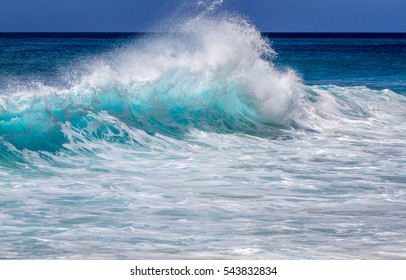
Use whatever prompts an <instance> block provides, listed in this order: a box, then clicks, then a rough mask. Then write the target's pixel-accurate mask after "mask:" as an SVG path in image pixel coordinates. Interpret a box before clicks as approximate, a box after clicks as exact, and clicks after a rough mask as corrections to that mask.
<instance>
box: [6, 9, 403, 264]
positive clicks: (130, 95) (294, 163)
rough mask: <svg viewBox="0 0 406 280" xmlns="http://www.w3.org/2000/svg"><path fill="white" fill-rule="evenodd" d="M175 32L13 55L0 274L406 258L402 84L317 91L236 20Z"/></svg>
mask: <svg viewBox="0 0 406 280" xmlns="http://www.w3.org/2000/svg"><path fill="white" fill-rule="evenodd" d="M172 30H174V32H171V33H162V34H152V35H142V36H134V37H131V38H127V37H126V38H124V39H122V38H121V39H120V41H119V43H117V42H116V41H114V42H115V43H114V44H113V43H109V42H110V41H109V40H108V39H106V38H104V39H100V40H99V41H95V40H96V39H95V38H94V37H89V38H86V37H83V36H82V37H79V38H76V37H75V38H70V37H67V38H65V39H64V40H65V41H63V40H62V39H60V38H59V39H58V38H54V37H52V36H51V35H49V36H48V37H47V36H45V37H39V38H36V39H35V38H34V39H33V38H31V37H29V36H28V37H21V38H17V39H16V38H14V39H13V38H9V37H4V38H3V37H2V38H1V39H0V49H1V52H0V61H1V65H0V67H2V68H1V69H2V70H3V73H2V74H1V77H0V82H1V85H0V229H1V230H0V258H3V259H37V258H40V259H44V258H45V259H48V258H52V259H55V258H56V259H58V258H62V259H145V258H147V259H217V258H225V259H257V258H260V259H263V258H272V259H303V258H305V259H355V258H357V259H359V258H361V259H405V258H406V224H405V223H404V220H405V218H406V204H405V202H406V189H405V184H406V175H405V172H404V170H405V168H406V142H405V141H406V140H405V139H406V137H405V136H406V97H405V92H406V91H404V89H405V88H406V86H405V84H404V80H402V79H403V78H404V77H405V76H402V75H405V73H406V72H403V73H398V76H396V79H395V78H394V76H391V77H390V78H388V77H387V76H386V78H385V79H386V80H385V86H384V87H379V85H378V86H375V87H374V85H376V82H375V83H372V82H370V83H368V80H367V79H364V78H363V77H360V78H359V80H357V81H356V82H354V83H353V84H351V85H345V81H348V79H346V78H342V80H343V81H344V82H343V83H344V84H340V82H338V83H336V84H335V83H330V82H331V81H330V82H327V83H323V82H324V80H323V81H322V80H321V79H320V80H319V81H317V79H313V81H312V83H308V82H307V81H306V77H303V76H302V73H301V72H300V69H295V68H294V66H292V65H287V66H286V65H281V64H278V61H280V60H281V59H283V57H282V56H283V54H282V53H278V52H277V51H275V50H274V48H273V47H272V45H273V44H275V45H277V43H278V42H277V40H276V42H275V43H272V40H271V39H269V38H268V37H266V36H264V35H262V34H261V33H260V32H259V31H258V30H257V29H256V28H255V26H253V25H252V24H251V23H249V21H247V20H245V19H242V18H241V17H239V16H236V15H230V14H221V15H218V14H217V15H216V16H210V15H207V14H201V15H199V16H198V17H193V18H189V19H187V20H184V21H182V22H180V23H176V24H174V26H173V27H172ZM13 40H14V41H13ZM18 40H20V41H18ZM58 40H62V41H63V42H64V43H63V44H65V45H63V51H58V52H57V51H55V53H51V54H53V55H55V56H56V57H53V56H52V55H51V54H49V51H47V52H44V51H43V49H41V48H45V49H47V48H49V49H51V47H53V48H55V45H57V43H55V42H59V43H61V42H62V41H58ZM302 40H304V39H302ZM279 42H280V43H281V45H280V47H281V48H283V44H285V45H286V44H289V46H290V47H291V46H294V45H295V44H298V41H297V40H293V41H289V40H288V41H283V40H282V41H279ZM300 42H302V41H300ZM309 42H310V41H309ZM312 42H313V43H314V41H311V42H310V43H306V44H305V46H304V47H306V46H307V47H308V46H309V45H311V44H313V43H312ZM346 42H347V41H346ZM357 42H359V41H357ZM385 42H386V41H385ZM347 43H348V42H347ZM24 44H25V45H24ZM75 44H76V45H77V44H84V45H86V44H90V45H91V46H92V48H89V49H85V51H83V50H82V51H80V50H78V51H77V53H75V51H73V50H74V48H75V46H76V45H75ZM103 44H105V45H108V47H107V48H105V45H103ZM109 44H110V45H109ZM399 44H400V45H399ZM22 46H24V47H26V48H27V49H35V51H37V53H35V52H34V51H33V54H32V56H33V57H35V56H38V57H40V56H41V55H42V56H43V57H41V59H38V61H39V62H38V64H37V66H36V67H38V68H40V67H43V69H42V68H41V69H42V70H41V69H39V70H38V69H36V70H35V69H34V68H29V70H27V71H26V72H24V71H22V70H21V69H22V68H21V67H17V66H16V67H15V68H13V67H14V66H13V65H14V64H16V65H17V58H18V59H22V60H24V59H25V60H24V61H25V62H24V63H29V62H27V61H28V58H24V57H23V56H22V55H21V54H18V52H17V51H14V52H13V48H14V49H17V50H18V51H20V53H23V52H21V50H20V49H18V48H22ZM44 46H45V47H44ZM50 46H51V47H50ZM95 46H96V47H95ZM396 46H397V47H398V48H399V46H400V48H402V51H403V52H404V49H405V47H404V46H405V43H404V41H401V43H399V42H397V45H396ZM36 48H37V49H36ZM97 48H99V49H97ZM47 50H48V49H47ZM7 51H8V52H9V53H11V54H10V55H8V54H7V55H6V53H7ZM41 51H43V52H42V53H41ZM354 53H355V51H354ZM12 55H14V58H10V57H12ZM18 55H20V56H18ZM57 55H60V57H58V56H57ZM62 55H65V56H63V57H62ZM334 55H335V54H332V55H331V57H333V56H334ZM356 55H357V54H354V57H355V56H356ZM21 57H23V58H21ZM45 57H46V58H45ZM281 57H282V58H281ZM13 59H14V60H13ZM58 59H59V60H58ZM400 59H402V56H400ZM403 59H404V58H403ZM56 60H58V63H59V64H58V65H63V67H58V69H56V70H55V69H54V68H52V67H54V66H53V64H52V63H54V62H55V61H56ZM10 61H11V62H10ZM303 61H305V62H306V63H305V64H306V66H305V68H304V69H307V68H306V67H310V68H312V69H317V67H318V65H317V60H316V59H313V60H310V59H309V60H303ZM7 63H8V64H7ZM13 63H14V64H13ZM41 63H43V64H41ZM334 63H338V62H337V61H335V62H334ZM374 63H375V64H376V63H377V62H376V61H374ZM374 63H371V69H370V68H367V69H368V71H373V70H372V68H373V67H372V66H374ZM282 64H283V63H282ZM5 65H6V66H5ZM21 65H23V64H21ZM24 65H25V64H24ZM41 65H42V66H41ZM330 66H331V68H332V69H334V68H335V67H340V66H339V65H335V64H331V65H330ZM375 67H378V66H376V65H375ZM386 67H388V68H389V67H390V65H389V66H386ZM299 68H300V67H299ZM5 69H6V70H7V71H6V70H5ZM33 69H34V70H33ZM19 71H20V72H19ZM313 71H314V70H313ZM322 72H324V70H323V69H321V70H320V75H322V74H323V73H322ZM306 73H307V72H306ZM324 75H326V73H324ZM342 75H344V73H343V74H342ZM315 76H317V75H315ZM350 76H354V75H353V73H352V74H351V75H350ZM399 77H400V78H399ZM334 79H335V80H334V81H340V79H339V78H337V76H335V77H334ZM391 79H392V80H391ZM364 80H365V84H362V83H360V82H359V81H364ZM392 84H393V85H394V86H393V87H392Z"/></svg>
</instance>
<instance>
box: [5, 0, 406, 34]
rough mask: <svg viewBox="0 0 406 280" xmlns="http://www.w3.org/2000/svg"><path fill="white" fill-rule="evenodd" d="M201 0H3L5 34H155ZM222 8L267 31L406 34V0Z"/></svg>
mask: <svg viewBox="0 0 406 280" xmlns="http://www.w3.org/2000/svg"><path fill="white" fill-rule="evenodd" d="M197 2H198V0H189V1H186V0H0V32H32V31H44V32H58V31H62V32H66V31H76V32H77V31H95V32H98V31H106V32H111V31H123V32H133V31H149V30H152V29H153V28H154V26H155V25H156V24H157V23H159V22H160V21H161V20H162V19H163V18H169V17H170V16H171V14H174V12H176V11H179V10H181V9H182V8H181V7H184V6H185V3H189V4H188V6H189V8H190V6H191V5H192V4H190V3H197ZM222 8H223V9H225V10H232V11H238V12H239V13H240V14H242V15H244V16H246V17H248V18H249V19H250V20H251V21H252V22H253V23H254V24H255V25H256V26H257V27H258V28H259V29H260V30H261V31H280V32H283V31H291V32H306V31H308V32H311V31H314V32H357V31H358V32H406V0H224V4H223V7H222ZM179 14H181V13H178V14H177V15H178V16H179Z"/></svg>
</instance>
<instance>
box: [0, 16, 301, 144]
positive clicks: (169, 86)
mask: <svg viewBox="0 0 406 280" xmlns="http://www.w3.org/2000/svg"><path fill="white" fill-rule="evenodd" d="M175 30H177V32H175V33H173V34H169V35H165V36H161V37H159V38H153V39H151V40H147V41H148V43H145V44H144V45H139V44H138V45H134V46H130V47H127V48H126V49H125V50H120V51H116V52H114V53H112V54H110V55H108V56H106V57H103V58H98V59H94V60H93V61H91V62H90V63H89V66H88V69H87V71H83V72H86V74H83V75H82V77H81V78H80V79H78V80H77V81H76V82H72V85H71V86H70V87H68V88H55V87H47V86H44V85H37V86H36V87H35V88H34V89H30V90H28V89H27V90H23V91H20V92H17V93H16V92H14V93H11V94H7V95H5V94H3V95H2V96H1V97H0V122H1V127H0V137H1V138H2V139H3V140H2V141H6V142H7V143H10V144H12V145H13V146H14V147H16V148H17V149H19V150H22V149H29V150H48V151H53V150H57V149H60V148H61V147H62V146H63V145H64V144H65V143H68V142H69V141H70V140H71V139H70V137H69V134H67V132H66V129H67V128H69V129H70V130H73V131H75V132H78V133H80V134H82V135H83V136H85V137H86V138H87V139H105V140H108V141H113V142H116V141H119V142H127V141H132V140H131V137H130V136H129V135H130V134H131V130H133V129H136V130H142V131H145V132H147V133H148V134H155V133H159V134H163V135H167V136H171V137H175V138H176V137H182V135H185V134H186V133H187V132H188V130H190V129H191V128H197V129H200V130H210V131H216V132H243V133H251V134H257V133H258V131H262V132H261V133H264V132H265V133H266V131H267V130H272V128H269V126H275V125H276V126H289V124H290V122H291V116H290V112H291V111H292V106H293V104H294V102H293V101H294V100H295V95H296V94H297V93H298V92H300V91H301V90H302V85H301V84H300V79H299V78H298V77H297V76H296V75H295V73H294V72H293V71H285V72H282V71H278V70H276V69H275V68H274V66H273V65H272V63H271V62H270V60H269V58H270V57H271V56H272V55H273V54H274V52H273V50H272V48H271V47H270V45H269V43H268V42H267V40H266V39H264V38H262V37H261V35H260V33H259V32H258V31H257V30H256V29H255V28H254V27H253V26H252V25H250V24H249V23H248V22H246V21H245V20H242V19H239V18H235V17H224V16H223V17H221V18H208V17H198V18H194V19H192V20H188V21H186V22H183V23H182V24H179V26H178V27H176V28H175ZM267 127H268V128H267Z"/></svg>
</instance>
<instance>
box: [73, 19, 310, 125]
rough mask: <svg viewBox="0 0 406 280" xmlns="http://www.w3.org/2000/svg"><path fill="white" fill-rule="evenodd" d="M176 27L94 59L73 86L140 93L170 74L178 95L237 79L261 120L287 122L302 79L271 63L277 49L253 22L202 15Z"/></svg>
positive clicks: (227, 84) (226, 89) (226, 84)
mask: <svg viewBox="0 0 406 280" xmlns="http://www.w3.org/2000/svg"><path fill="white" fill-rule="evenodd" d="M173 29H174V30H173V32H172V33H171V34H169V35H163V36H159V37H158V38H150V39H148V40H147V43H145V44H144V45H143V46H139V45H137V46H133V47H130V48H128V49H126V50H125V51H122V52H121V53H119V54H116V55H115V57H114V59H111V58H109V60H104V61H103V60H101V61H98V62H96V63H94V65H93V68H94V70H93V71H91V74H89V75H87V76H86V77H84V78H83V79H82V80H81V82H80V83H78V84H77V85H76V87H75V89H74V91H76V92H84V91H86V90H91V91H93V90H97V89H99V88H104V89H105V88H109V87H117V86H118V87H122V88H124V89H125V90H127V91H128V94H135V95H139V94H140V91H139V89H140V87H141V88H142V87H143V86H149V87H152V88H153V87H154V85H155V84H156V83H158V82H160V81H161V80H162V79H166V78H168V76H169V78H170V79H171V80H170V81H168V83H169V84H170V87H171V88H172V90H171V93H170V94H171V95H176V96H178V97H185V96H187V97H193V96H195V95H201V94H202V92H203V91H204V89H207V88H210V87H211V85H213V84H216V85H217V87H216V88H219V89H220V91H222V92H221V94H228V93H229V90H230V88H231V87H232V86H234V85H238V87H239V88H241V93H239V96H238V98H239V99H241V100H243V102H244V103H246V104H247V105H248V106H251V107H252V108H253V109H254V110H255V111H257V113H258V115H259V117H260V121H262V122H269V123H274V124H288V122H289V119H290V116H289V112H290V111H291V110H292V104H293V102H294V99H295V95H296V94H298V93H299V92H301V91H302V85H301V83H300V79H299V78H298V77H297V75H296V74H295V73H294V72H293V71H286V72H281V71H278V70H276V69H275V68H274V67H273V65H272V63H271V62H270V61H269V58H270V57H272V56H273V55H274V51H273V49H272V48H271V47H270V45H269V42H268V41H267V40H266V39H264V38H262V37H261V34H260V32H259V31H258V30H257V29H256V28H255V27H254V26H253V25H251V24H250V23H248V22H247V21H246V20H243V19H241V18H238V17H235V16H226V15H222V16H217V17H214V16H200V17H197V18H193V19H189V20H185V21H182V22H179V23H177V24H174V28H173ZM135 91H136V92H135ZM216 94H219V92H216Z"/></svg>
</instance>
